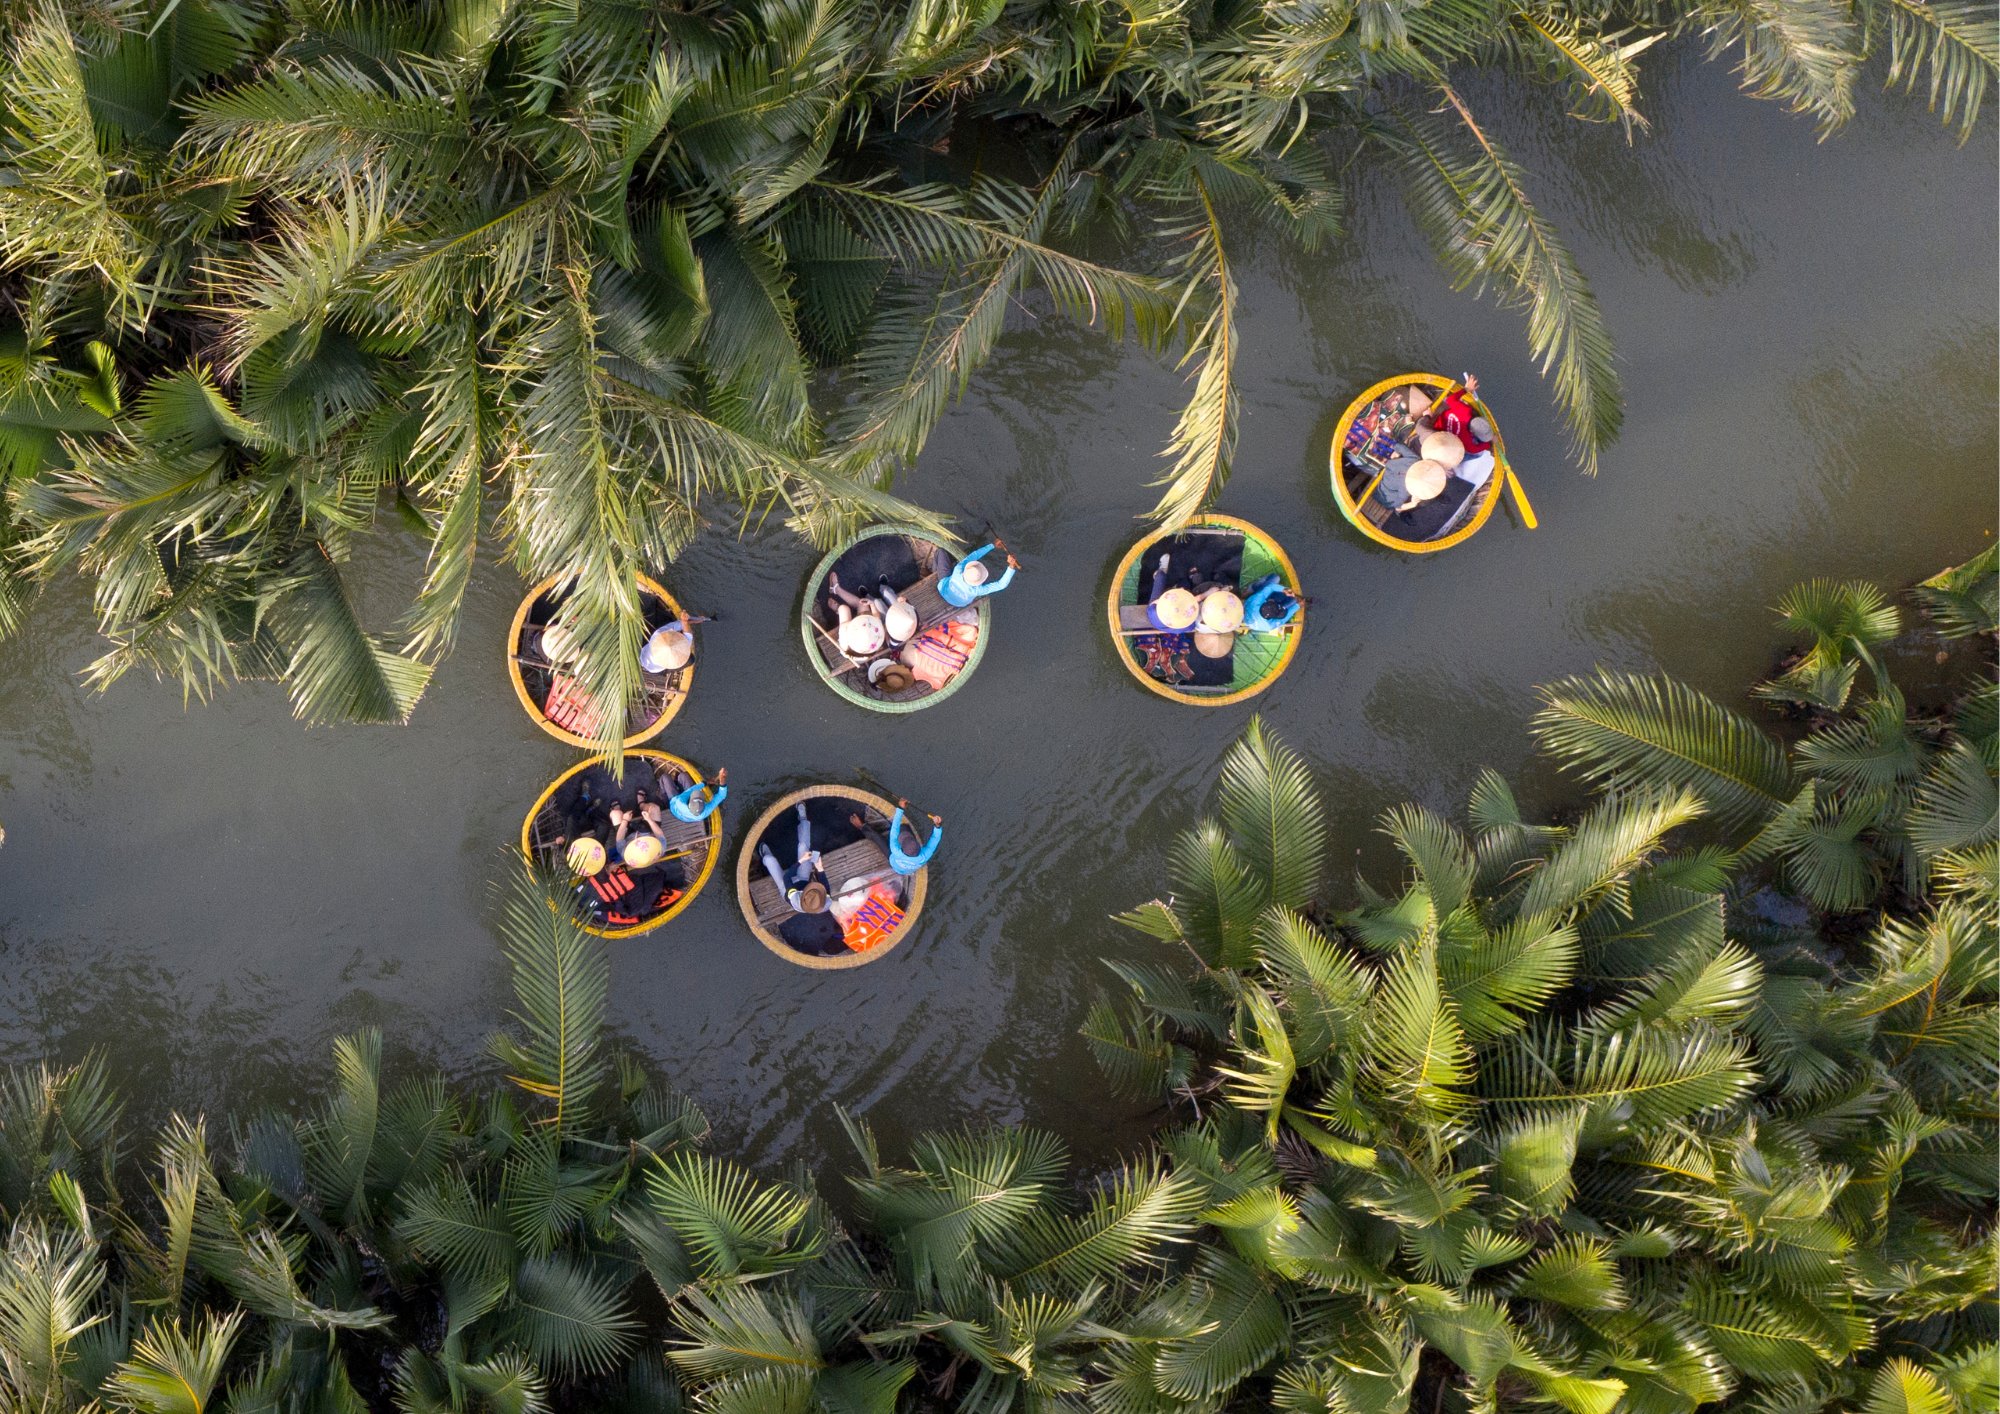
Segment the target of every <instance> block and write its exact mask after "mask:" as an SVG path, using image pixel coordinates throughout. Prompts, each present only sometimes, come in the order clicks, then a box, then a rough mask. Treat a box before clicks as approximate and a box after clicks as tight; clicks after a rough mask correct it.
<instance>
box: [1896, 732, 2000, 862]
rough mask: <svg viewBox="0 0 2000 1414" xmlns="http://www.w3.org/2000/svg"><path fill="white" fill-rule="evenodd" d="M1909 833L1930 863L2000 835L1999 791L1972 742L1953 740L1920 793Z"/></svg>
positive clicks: (1911, 839) (1913, 811)
mask: <svg viewBox="0 0 2000 1414" xmlns="http://www.w3.org/2000/svg"><path fill="white" fill-rule="evenodd" d="M1908 828H1909V832H1910V842H1911V844H1913V845H1915V846H1916V850H1917V853H1918V854H1919V855H1920V856H1922V857H1923V858H1924V859H1926V860H1935V859H1938V858H1940V857H1942V856H1943V855H1945V854H1947V853H1949V852H1951V851H1953V850H1962V849H1967V848H1970V847H1972V846H1975V845H1980V844H1984V843H1988V842H1990V841H1992V840H1993V839H1994V837H1995V834H1996V832H2000V788H1996V786H1995V784H1994V777H1993V773H1992V771H1990V770H1989V769H1988V768H1987V765H1986V762H1985V761H1983V760H1981V759H1980V756H1979V753H1978V752H1977V751H1976V750H1974V749H1973V747H1972V745H1971V743H1969V742H1966V741H1954V742H1952V743H1951V744H1950V745H1948V746H1947V747H1945V749H1944V750H1943V751H1942V752H1940V753H1939V755H1938V757H1937V759H1936V761H1935V762H1933V763H1932V765H1931V769H1930V772H1929V774H1927V775H1926V776H1925V777H1924V781H1923V785H1922V786H1921V787H1920V788H1919V789H1918V791H1917V799H1916V803H1915V805H1914V806H1912V807H1911V810H1910V816H1909V826H1908Z"/></svg>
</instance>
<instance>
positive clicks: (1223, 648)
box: [1194, 633, 1236, 658]
mask: <svg viewBox="0 0 2000 1414" xmlns="http://www.w3.org/2000/svg"><path fill="white" fill-rule="evenodd" d="M1235 646H1236V635H1235V634H1233V633H1197V634H1196V635H1195V636H1194V651H1195V652H1197V653H1199V654H1201V656H1202V657H1204V658H1227V657H1228V656H1229V652H1230V650H1231V649H1232V648H1234V647H1235Z"/></svg>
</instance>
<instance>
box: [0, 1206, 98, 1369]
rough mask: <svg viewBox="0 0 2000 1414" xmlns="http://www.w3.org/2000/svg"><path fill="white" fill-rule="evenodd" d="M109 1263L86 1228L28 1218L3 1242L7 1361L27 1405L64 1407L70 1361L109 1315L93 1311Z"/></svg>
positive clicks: (0, 1300) (1, 1294)
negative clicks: (87, 1237)
mask: <svg viewBox="0 0 2000 1414" xmlns="http://www.w3.org/2000/svg"><path fill="white" fill-rule="evenodd" d="M103 1284H104V1267H103V1265H102V1263H101V1262H100V1260H99V1258H98V1254H97V1251H96V1249H95V1247H94V1245H92V1244H90V1243H88V1242H86V1241H85V1240H84V1237H83V1235H82V1234H81V1233H78V1232H75V1231H70V1230H63V1231H56V1232H51V1231H49V1230H48V1229H47V1228H45V1227H43V1226H42V1224H41V1223H39V1222H37V1221H35V1220H33V1219H28V1220H25V1221H21V1222H16V1223H15V1224H14V1227H13V1230H12V1231H11V1232H10V1233H8V1235H7V1245H6V1247H5V1248H4V1249H0V1369H4V1371H5V1374H6V1380H7V1384H8V1386H9V1393H10V1395H11V1396H12V1397H13V1398H14V1399H16V1400H18V1401H20V1402H21V1403H22V1404H23V1405H24V1406H27V1407H32V1408H38V1409H40V1408H59V1407H61V1401H62V1399H63V1395H64V1391H63V1367H64V1365H65V1363H66V1362H67V1361H68V1360H69V1359H70V1358H71V1354H72V1350H73V1348H74V1347H75V1345H76V1343H77V1341H78V1340H79V1339H80V1338H81V1337H82V1336H83V1335H84V1333H85V1332H87V1331H88V1330H89V1329H90V1328H91V1327H92V1326H95V1325H96V1324H97V1323H98V1322H99V1321H102V1320H103V1319H104V1316H103V1314H102V1313H98V1314H92V1312H91V1307H92V1304H93V1298H94V1297H95V1296H96V1294H97V1292H98V1290H99V1288H101V1287H102V1286H103Z"/></svg>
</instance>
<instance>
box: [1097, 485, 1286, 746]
mask: <svg viewBox="0 0 2000 1414" xmlns="http://www.w3.org/2000/svg"><path fill="white" fill-rule="evenodd" d="M1188 524H1189V525H1190V526H1218V527H1226V528H1228V529H1230V530H1240V531H1242V532H1243V533H1244V534H1245V535H1254V536H1256V537H1257V539H1258V540H1259V541H1261V542H1262V543H1263V544H1264V545H1266V546H1267V547H1269V549H1270V551H1271V554H1272V555H1273V556H1274V557H1275V558H1276V559H1277V561H1278V564H1279V566H1280V567H1281V568H1282V569H1283V570H1284V572H1285V579H1286V581H1287V587H1288V588H1290V589H1293V590H1297V589H1299V588H1301V587H1302V586H1301V585H1300V584H1299V572H1298V571H1297V570H1295V569H1293V568H1292V559H1291V556H1289V555H1287V554H1286V553H1285V547H1284V546H1282V545H1280V544H1279V543H1278V542H1277V541H1276V540H1273V539H1272V538H1271V537H1270V536H1269V535H1266V534H1265V533H1264V532H1263V531H1261V530H1259V529H1258V528H1257V527H1256V526H1254V525H1252V524H1251V523H1250V522H1249V521H1247V520H1243V519H1241V518H1240V517H1237V516H1220V515H1206V516H1196V517H1195V518H1194V519H1193V520H1191V521H1189V522H1188ZM1164 533H1165V532H1163V531H1157V530H1156V531H1151V532H1149V533H1147V534H1145V535H1142V536H1140V537H1139V541H1138V543H1137V544H1135V545H1134V546H1133V547H1132V548H1131V549H1130V550H1127V551H1126V552H1125V558H1124V559H1122V560H1120V561H1119V562H1118V568H1117V570H1116V571H1114V572H1113V574H1112V576H1111V594H1110V596H1109V597H1108V598H1107V599H1106V600H1105V601H1104V607H1105V617H1106V620H1107V622H1108V624H1109V626H1110V629H1111V648H1112V652H1113V654H1114V656H1116V658H1117V659H1118V661H1119V662H1121V663H1123V664H1124V665H1125V670H1126V671H1127V672H1129V673H1131V674H1132V676H1133V677H1135V678H1137V679H1138V680H1139V681H1140V682H1142V683H1144V684H1145V685H1146V687H1147V688H1148V689H1150V690H1151V691H1153V692H1156V693H1158V694H1159V695H1160V696H1162V697H1165V698H1168V699H1169V700H1171V701H1174V702H1187V703H1191V704H1193V705H1194V706H1196V707H1227V706H1228V705H1229V704H1230V703H1232V702H1242V701H1244V700H1246V699H1247V698H1251V697H1255V696H1256V695H1257V694H1258V693H1260V692H1262V691H1263V690H1264V689H1265V688H1267V687H1269V686H1270V685H1271V684H1272V683H1274V682H1276V681H1277V680H1278V679H1279V678H1281V677H1283V676H1284V675H1285V669H1287V668H1289V667H1291V665H1292V656H1293V655H1294V654H1295V653H1297V652H1298V651H1299V637H1300V635H1301V634H1303V633H1304V632H1305V626H1306V610H1305V606H1304V605H1303V604H1301V605H1300V606H1299V612H1298V615H1297V617H1295V618H1294V619H1293V620H1292V622H1291V624H1290V625H1288V627H1289V628H1290V629H1291V632H1290V633H1288V634H1287V635H1286V640H1287V641H1286V643H1285V649H1284V652H1282V653H1280V654H1279V655H1278V666H1277V667H1275V668H1273V669H1272V670H1271V671H1270V672H1269V673H1267V674H1265V675H1264V677H1263V679H1262V680H1261V681H1259V682H1258V683H1256V684H1255V685H1254V686H1251V687H1246V688H1244V689H1243V690H1242V691H1240V692H1229V693H1224V694H1223V695H1222V696H1220V697H1213V696H1209V695H1208V694H1205V693H1201V694H1197V693H1191V692H1182V691H1181V690H1180V689H1179V688H1173V687H1168V686H1167V685H1166V684H1165V683H1163V682H1161V681H1160V680H1159V679H1158V678H1156V677H1154V676H1153V675H1152V674H1150V673H1146V672H1142V671H1141V670H1140V668H1139V665H1138V664H1137V663H1135V662H1133V661H1132V655H1131V653H1130V652H1128V651H1127V650H1126V647H1125V642H1124V636H1123V634H1121V633H1120V632H1119V626H1118V599H1119V594H1120V591H1121V590H1122V589H1123V588H1124V585H1125V573H1126V571H1127V570H1129V569H1131V568H1132V564H1133V562H1134V561H1135V560H1137V559H1138V558H1139V554H1140V552H1141V551H1143V550H1144V549H1145V548H1146V547H1147V546H1148V545H1150V544H1152V543H1153V542H1154V541H1156V540H1158V539H1159V538H1160V536H1161V535H1162V534H1164Z"/></svg>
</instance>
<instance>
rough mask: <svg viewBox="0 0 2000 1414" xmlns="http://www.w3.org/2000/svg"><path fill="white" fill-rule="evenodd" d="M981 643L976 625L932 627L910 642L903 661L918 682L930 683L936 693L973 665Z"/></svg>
mask: <svg viewBox="0 0 2000 1414" xmlns="http://www.w3.org/2000/svg"><path fill="white" fill-rule="evenodd" d="M978 642H979V629H978V626H977V625H974V624H960V623H943V624H933V625H932V626H931V627H929V628H927V629H925V630H924V631H923V632H922V633H920V634H918V635H917V636H916V637H915V638H913V639H911V640H910V645H909V647H907V648H905V649H904V650H903V661H904V663H905V664H907V665H908V667H909V669H910V672H911V673H912V674H913V675H914V676H915V677H916V678H917V680H918V681H919V682H926V683H929V684H930V687H931V691H933V692H936V691H938V690H939V689H941V688H942V687H943V686H944V685H945V684H946V683H948V682H950V681H951V680H952V679H953V678H955V677H957V676H958V674H959V672H960V670H961V669H963V668H964V667H965V665H966V664H967V663H968V662H970V661H971V659H972V650H973V647H974V646H975V645H976V644H977V643H978Z"/></svg>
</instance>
